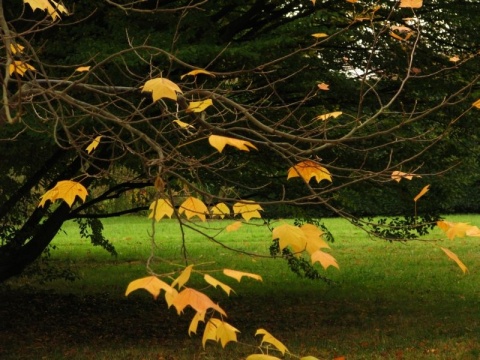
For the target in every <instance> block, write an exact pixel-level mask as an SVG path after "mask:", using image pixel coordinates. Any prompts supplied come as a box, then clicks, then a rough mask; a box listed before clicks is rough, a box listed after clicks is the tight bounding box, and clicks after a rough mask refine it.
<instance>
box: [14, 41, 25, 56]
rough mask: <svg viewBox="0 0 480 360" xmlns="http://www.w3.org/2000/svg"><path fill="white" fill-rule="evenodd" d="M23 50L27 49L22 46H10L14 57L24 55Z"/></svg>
mask: <svg viewBox="0 0 480 360" xmlns="http://www.w3.org/2000/svg"><path fill="white" fill-rule="evenodd" d="M23 49H25V47H24V46H22V45H20V44H14V43H11V44H10V51H11V52H12V54H13V55H15V54H20V53H23Z"/></svg>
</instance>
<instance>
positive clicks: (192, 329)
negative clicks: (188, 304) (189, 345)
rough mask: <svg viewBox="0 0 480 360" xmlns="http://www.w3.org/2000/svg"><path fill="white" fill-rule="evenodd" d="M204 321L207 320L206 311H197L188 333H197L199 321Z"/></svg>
mask: <svg viewBox="0 0 480 360" xmlns="http://www.w3.org/2000/svg"><path fill="white" fill-rule="evenodd" d="M200 321H201V322H204V321H205V312H201V313H199V312H197V313H196V314H195V316H194V317H193V319H192V321H191V322H190V326H189V327H188V335H189V336H190V333H192V332H193V333H194V334H196V333H197V328H198V323H199V322H200Z"/></svg>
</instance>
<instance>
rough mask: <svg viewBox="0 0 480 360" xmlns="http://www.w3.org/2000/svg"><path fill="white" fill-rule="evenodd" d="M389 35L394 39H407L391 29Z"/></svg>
mask: <svg viewBox="0 0 480 360" xmlns="http://www.w3.org/2000/svg"><path fill="white" fill-rule="evenodd" d="M389 35H390V36H391V37H393V38H394V39H397V40H400V41H405V40H406V39H405V38H403V37H401V36H400V35H398V34H396V33H394V32H393V31H390V33H389Z"/></svg>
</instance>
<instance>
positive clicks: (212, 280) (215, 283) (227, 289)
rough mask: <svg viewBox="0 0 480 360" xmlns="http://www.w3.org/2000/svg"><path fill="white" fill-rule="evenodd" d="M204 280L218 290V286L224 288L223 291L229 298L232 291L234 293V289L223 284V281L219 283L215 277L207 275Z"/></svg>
mask: <svg viewBox="0 0 480 360" xmlns="http://www.w3.org/2000/svg"><path fill="white" fill-rule="evenodd" d="M203 278H204V279H205V281H206V282H207V283H209V284H210V285H212V286H213V287H214V288H216V287H217V286H220V287H221V288H222V290H223V291H225V292H226V293H227V295H228V296H230V291H233V289H232V288H231V287H230V286H228V285H226V284H224V283H222V282H221V281H218V280H217V279H215V278H214V277H212V276H210V275H208V274H205V276H204V277H203ZM233 292H235V291H233Z"/></svg>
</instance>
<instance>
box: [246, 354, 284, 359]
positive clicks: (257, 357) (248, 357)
mask: <svg viewBox="0 0 480 360" xmlns="http://www.w3.org/2000/svg"><path fill="white" fill-rule="evenodd" d="M245 360H282V359H280V358H279V357H276V356H271V355H267V354H252V355H249V356H247V358H246V359H245Z"/></svg>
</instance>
